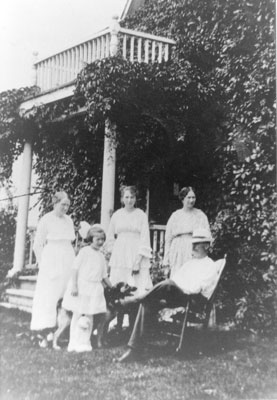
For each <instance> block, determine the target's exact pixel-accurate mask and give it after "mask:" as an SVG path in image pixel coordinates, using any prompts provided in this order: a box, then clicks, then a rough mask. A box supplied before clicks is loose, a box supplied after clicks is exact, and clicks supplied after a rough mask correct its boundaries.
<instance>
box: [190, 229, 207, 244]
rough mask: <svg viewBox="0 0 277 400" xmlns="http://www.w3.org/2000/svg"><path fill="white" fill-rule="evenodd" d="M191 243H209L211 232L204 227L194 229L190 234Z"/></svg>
mask: <svg viewBox="0 0 277 400" xmlns="http://www.w3.org/2000/svg"><path fill="white" fill-rule="evenodd" d="M191 241H192V243H206V242H208V243H211V241H212V237H211V232H210V231H209V230H208V229H205V228H199V229H195V230H194V231H193V234H192V239H191Z"/></svg>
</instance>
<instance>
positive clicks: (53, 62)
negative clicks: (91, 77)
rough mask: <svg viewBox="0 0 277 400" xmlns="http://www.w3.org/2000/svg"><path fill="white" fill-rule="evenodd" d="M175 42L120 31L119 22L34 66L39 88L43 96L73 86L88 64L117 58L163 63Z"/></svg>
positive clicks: (114, 21)
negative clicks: (118, 56) (113, 57)
mask: <svg viewBox="0 0 277 400" xmlns="http://www.w3.org/2000/svg"><path fill="white" fill-rule="evenodd" d="M174 44H175V42H174V40H172V39H167V38H163V37H160V36H155V35H150V34H147V33H144V32H138V31H134V30H131V29H125V28H121V27H120V25H119V23H118V22H117V19H116V18H115V19H114V20H113V23H112V25H111V27H110V28H107V29H105V30H103V31H101V32H99V33H98V34H96V35H94V36H92V37H91V38H90V39H89V40H87V41H85V42H83V43H80V44H78V45H76V46H73V47H70V48H68V49H66V50H64V51H61V52H59V53H57V54H55V55H52V56H50V57H47V58H45V59H42V60H40V61H37V62H35V64H34V68H35V70H36V85H37V86H39V87H40V88H41V91H42V92H45V91H50V90H53V89H57V88H59V87H60V86H64V85H66V84H69V83H71V82H73V81H74V80H75V79H76V77H77V74H78V73H79V72H80V71H81V69H83V68H84V66H85V65H86V64H90V63H92V62H93V61H96V60H100V59H103V58H106V57H110V56H113V55H116V54H119V55H121V56H122V57H123V58H124V59H126V60H129V61H131V62H135V61H137V62H145V63H150V62H162V61H167V60H168V59H169V58H170V53H171V48H172V46H174Z"/></svg>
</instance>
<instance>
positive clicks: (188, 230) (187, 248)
mask: <svg viewBox="0 0 277 400" xmlns="http://www.w3.org/2000/svg"><path fill="white" fill-rule="evenodd" d="M198 228H205V229H208V230H210V227H209V221H208V218H207V216H206V214H204V213H203V211H201V210H199V209H197V208H193V209H192V210H190V211H184V209H180V210H177V211H175V212H174V213H172V215H171V216H170V218H169V220H168V222H167V225H166V231H165V253H164V261H163V262H164V264H165V265H170V276H172V275H173V274H174V273H176V272H177V271H178V269H179V268H180V267H182V265H184V264H185V262H187V261H188V260H190V259H191V258H192V244H191V238H192V233H193V231H194V230H195V229H198Z"/></svg>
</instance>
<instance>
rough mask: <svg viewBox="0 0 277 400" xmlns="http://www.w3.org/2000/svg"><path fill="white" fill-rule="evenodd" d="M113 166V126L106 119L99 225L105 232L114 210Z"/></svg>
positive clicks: (114, 147) (114, 157) (114, 150)
mask: <svg viewBox="0 0 277 400" xmlns="http://www.w3.org/2000/svg"><path fill="white" fill-rule="evenodd" d="M115 166H116V146H115V126H114V125H112V124H111V122H110V120H109V119H107V120H106V122H105V139H104V155H103V175H102V195H101V225H102V227H103V229H104V230H105V232H107V229H108V226H109V223H110V219H111V215H112V213H113V210H114V188H115Z"/></svg>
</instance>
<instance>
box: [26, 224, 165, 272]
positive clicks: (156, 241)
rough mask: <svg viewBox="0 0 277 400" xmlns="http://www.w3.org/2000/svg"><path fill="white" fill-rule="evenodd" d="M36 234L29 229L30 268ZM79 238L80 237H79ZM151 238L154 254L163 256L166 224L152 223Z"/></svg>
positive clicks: (28, 262)
mask: <svg viewBox="0 0 277 400" xmlns="http://www.w3.org/2000/svg"><path fill="white" fill-rule="evenodd" d="M35 234H36V228H34V227H32V228H29V230H28V235H29V251H28V254H27V260H26V261H27V265H28V267H29V268H32V267H35V266H36V264H35V262H34V261H35V258H34V254H33V244H34V237H35ZM77 239H78V237H77ZM150 239H151V246H152V250H153V255H154V254H157V253H158V254H159V255H160V256H163V254H164V240H165V225H156V224H153V225H150Z"/></svg>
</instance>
